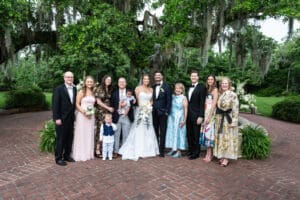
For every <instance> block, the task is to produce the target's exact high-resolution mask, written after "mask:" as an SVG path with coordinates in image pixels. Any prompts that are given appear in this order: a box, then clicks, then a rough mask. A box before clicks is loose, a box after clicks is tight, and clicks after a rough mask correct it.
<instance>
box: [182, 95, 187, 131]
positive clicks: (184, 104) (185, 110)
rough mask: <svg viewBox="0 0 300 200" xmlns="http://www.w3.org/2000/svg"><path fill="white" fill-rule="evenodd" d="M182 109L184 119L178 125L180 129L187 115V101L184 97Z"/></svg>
mask: <svg viewBox="0 0 300 200" xmlns="http://www.w3.org/2000/svg"><path fill="white" fill-rule="evenodd" d="M183 108H184V118H183V121H182V122H181V123H180V128H181V127H183V126H184V124H185V123H186V119H187V114H188V101H187V98H186V97H184V99H183Z"/></svg>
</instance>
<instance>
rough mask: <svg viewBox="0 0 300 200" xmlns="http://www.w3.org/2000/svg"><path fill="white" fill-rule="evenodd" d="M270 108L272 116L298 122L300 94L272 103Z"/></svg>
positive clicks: (299, 119) (299, 117)
mask: <svg viewBox="0 0 300 200" xmlns="http://www.w3.org/2000/svg"><path fill="white" fill-rule="evenodd" d="M272 109H273V110H272V116H273V117H275V118H277V119H281V120H285V121H291V122H296V123H300V96H295V97H289V98H286V99H285V100H283V101H281V102H278V103H276V104H275V105H273V106H272Z"/></svg>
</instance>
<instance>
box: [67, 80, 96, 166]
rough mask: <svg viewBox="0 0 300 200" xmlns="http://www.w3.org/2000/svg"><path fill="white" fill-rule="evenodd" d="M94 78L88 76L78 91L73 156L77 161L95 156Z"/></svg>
mask: <svg viewBox="0 0 300 200" xmlns="http://www.w3.org/2000/svg"><path fill="white" fill-rule="evenodd" d="M93 88H94V79H93V77H91V76H87V77H86V78H85V80H84V85H83V87H82V89H81V90H80V91H79V92H78V93H77V97H76V109H77V111H78V112H77V116H76V121H75V130H74V141H73V152H72V157H73V159H74V160H75V161H86V160H90V159H93V158H94V124H95V116H94V110H95V109H94V104H95V97H94V94H93Z"/></svg>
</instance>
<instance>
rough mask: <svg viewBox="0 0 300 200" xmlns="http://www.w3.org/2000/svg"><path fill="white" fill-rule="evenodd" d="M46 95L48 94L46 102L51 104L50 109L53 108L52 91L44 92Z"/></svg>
mask: <svg viewBox="0 0 300 200" xmlns="http://www.w3.org/2000/svg"><path fill="white" fill-rule="evenodd" d="M44 94H45V96H46V102H47V105H49V107H48V108H49V109H51V107H52V93H51V92H44Z"/></svg>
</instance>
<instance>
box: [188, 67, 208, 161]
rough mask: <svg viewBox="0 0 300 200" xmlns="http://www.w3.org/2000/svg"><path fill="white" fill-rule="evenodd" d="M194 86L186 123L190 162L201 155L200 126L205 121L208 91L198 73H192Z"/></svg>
mask: <svg viewBox="0 0 300 200" xmlns="http://www.w3.org/2000/svg"><path fill="white" fill-rule="evenodd" d="M190 78H191V82H192V85H191V86H190V88H189V90H188V100H189V102H188V103H189V104H188V116H187V122H186V128H187V139H188V146H189V148H188V154H187V155H188V158H189V159H190V160H194V159H197V158H198V157H199V154H200V144H199V137H200V125H201V123H202V121H203V119H204V103H205V96H206V91H205V88H204V87H203V86H202V85H200V84H199V83H198V81H199V75H198V72H197V71H195V70H193V71H192V72H191V76H190Z"/></svg>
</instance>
